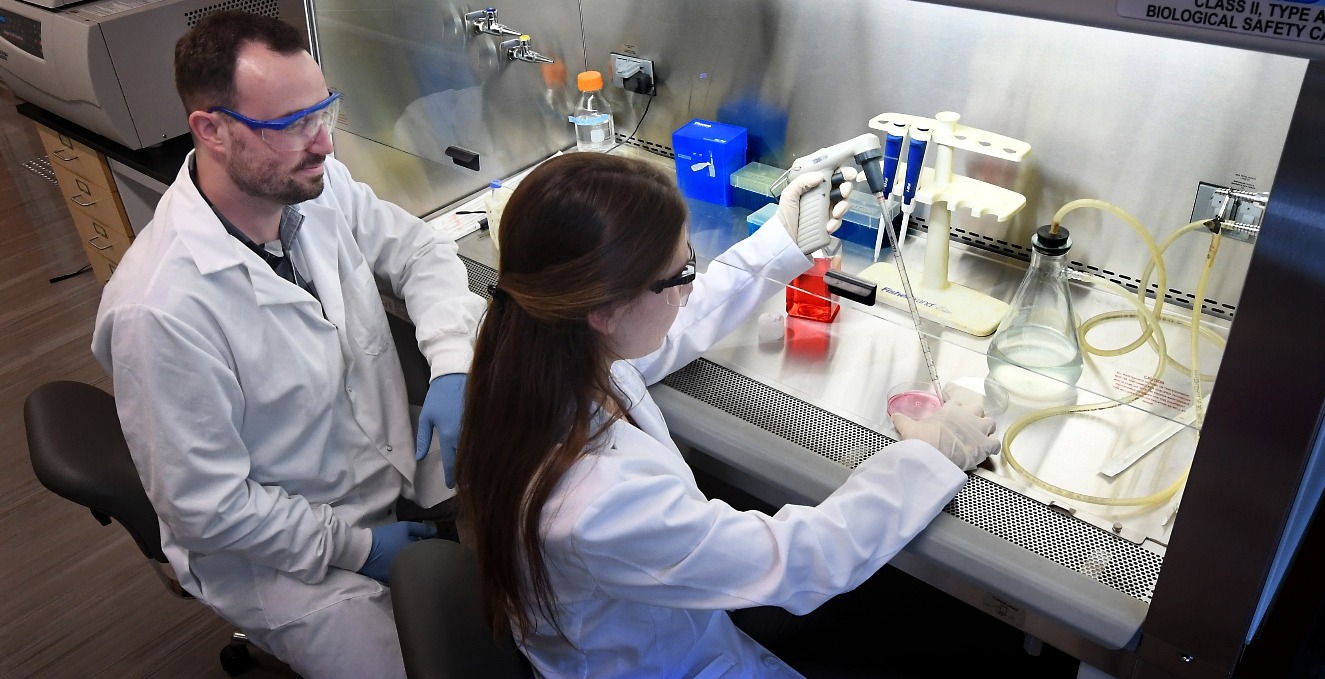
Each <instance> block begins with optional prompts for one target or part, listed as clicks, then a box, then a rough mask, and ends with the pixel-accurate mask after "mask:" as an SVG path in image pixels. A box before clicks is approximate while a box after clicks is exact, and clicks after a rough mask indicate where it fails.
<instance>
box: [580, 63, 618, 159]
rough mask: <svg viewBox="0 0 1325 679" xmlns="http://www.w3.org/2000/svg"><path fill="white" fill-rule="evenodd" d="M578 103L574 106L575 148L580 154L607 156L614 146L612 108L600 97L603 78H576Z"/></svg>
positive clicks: (587, 75) (589, 75)
mask: <svg viewBox="0 0 1325 679" xmlns="http://www.w3.org/2000/svg"><path fill="white" fill-rule="evenodd" d="M576 83H577V84H578V86H579V88H580V100H579V102H577V103H576V104H575V115H573V116H571V117H570V121H571V122H572V123H575V147H576V149H578V150H580V151H599V152H604V153H605V152H607V151H610V150H612V146H613V145H614V144H615V143H616V128H615V126H614V124H613V122H612V105H611V104H609V103H608V102H607V98H606V97H604V96H603V74H602V73H599V72H598V71H583V72H581V73H580V75H579V76H578V77H577V78H576Z"/></svg>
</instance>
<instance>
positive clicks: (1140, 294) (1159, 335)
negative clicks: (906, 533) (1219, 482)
mask: <svg viewBox="0 0 1325 679" xmlns="http://www.w3.org/2000/svg"><path fill="white" fill-rule="evenodd" d="M1083 207H1092V208H1097V209H1100V210H1104V211H1106V212H1109V213H1110V214H1113V215H1116V216H1118V217H1120V218H1121V219H1122V220H1123V221H1124V222H1126V223H1127V224H1128V225H1129V226H1131V227H1132V228H1133V229H1134V230H1135V231H1136V232H1137V235H1139V236H1140V237H1141V240H1142V242H1143V243H1145V244H1146V248H1147V249H1148V250H1150V255H1151V263H1150V264H1148V265H1147V266H1146V268H1145V270H1144V272H1143V273H1142V276H1141V281H1140V284H1139V285H1138V287H1137V293H1136V295H1135V297H1134V296H1133V295H1132V294H1131V292H1130V291H1128V290H1127V289H1125V288H1123V287H1122V286H1120V285H1117V284H1116V283H1113V282H1111V281H1108V280H1105V279H1103V278H1101V277H1098V276H1093V277H1090V276H1087V277H1086V278H1085V279H1086V280H1088V281H1090V282H1092V283H1098V284H1104V285H1105V286H1106V287H1112V288H1114V289H1115V290H1116V291H1118V292H1120V293H1121V296H1122V297H1123V298H1124V299H1127V300H1128V301H1130V302H1132V304H1133V306H1135V307H1136V311H1135V312H1129V311H1111V312H1106V313H1103V314H1099V315H1097V316H1094V317H1092V318H1090V319H1089V320H1087V321H1086V322H1084V323H1082V324H1081V327H1080V329H1079V330H1078V334H1079V335H1080V337H1079V340H1080V343H1081V346H1082V348H1083V350H1086V351H1089V352H1090V353H1094V354H1096V355H1103V356H1120V355H1122V354H1126V353H1128V352H1130V351H1132V350H1134V349H1136V348H1137V347H1139V346H1141V345H1142V344H1146V343H1149V344H1150V345H1151V346H1152V347H1153V348H1154V349H1155V353H1156V355H1157V356H1158V357H1159V361H1158V362H1157V363H1156V365H1155V372H1154V374H1152V375H1151V379H1150V380H1148V382H1147V386H1146V387H1145V388H1143V389H1142V390H1141V391H1140V392H1138V393H1136V394H1132V395H1130V396H1127V397H1124V398H1122V399H1119V400H1114V401H1103V402H1099V403H1089V404H1084V405H1071V406H1057V407H1054V408H1046V409H1044V410H1040V411H1037V412H1034V413H1031V414H1029V415H1027V416H1025V417H1022V418H1021V419H1018V420H1016V421H1015V422H1013V423H1012V424H1011V425H1010V426H1008V428H1007V431H1005V432H1004V434H1003V453H1002V458H1003V460H1004V461H1005V462H1007V463H1008V464H1009V465H1010V466H1011V467H1012V468H1013V469H1015V470H1017V472H1019V473H1020V474H1022V475H1023V476H1025V477H1026V478H1027V479H1028V480H1029V481H1030V482H1031V483H1032V484H1034V485H1036V486H1039V487H1040V488H1043V489H1045V490H1047V491H1049V492H1051V493H1053V494H1055V495H1059V496H1062V497H1066V498H1069V499H1073V500H1079V501H1081V502H1087V503H1090V504H1099V505H1108V506H1144V505H1149V504H1155V503H1159V502H1163V501H1164V500H1167V499H1168V498H1170V497H1172V496H1173V495H1174V494H1175V493H1177V492H1178V491H1179V490H1180V489H1181V488H1182V486H1183V484H1185V483H1186V482H1187V474H1188V472H1189V471H1190V469H1191V468H1190V466H1188V468H1187V469H1186V470H1183V473H1182V474H1181V475H1180V476H1179V477H1178V478H1177V480H1175V481H1174V482H1173V483H1172V484H1170V485H1169V486H1168V487H1166V488H1164V489H1163V490H1161V491H1159V492H1157V493H1152V494H1150V495H1145V496H1141V497H1124V498H1110V497H1103V496H1097V495H1087V494H1085V493H1078V492H1075V491H1072V490H1068V489H1066V488H1062V487H1060V486H1056V485H1054V484H1052V483H1049V482H1048V481H1045V480H1044V479H1042V478H1040V477H1038V476H1036V475H1034V474H1032V473H1031V472H1030V471H1028V470H1027V469H1026V468H1025V467H1022V466H1021V464H1020V463H1019V462H1017V458H1016V456H1015V455H1013V453H1012V441H1013V440H1014V439H1015V438H1016V437H1017V435H1018V434H1020V433H1021V432H1022V430H1024V429H1025V428H1026V427H1028V426H1030V425H1031V424H1034V423H1035V422H1039V421H1041V420H1045V419H1048V418H1050V417H1056V416H1059V415H1070V414H1072V413H1081V412H1089V411H1094V410H1104V409H1107V408H1114V407H1117V406H1120V405H1126V404H1129V403H1132V402H1134V401H1136V400H1137V399H1140V398H1143V397H1144V396H1145V395H1146V394H1148V393H1149V392H1150V390H1151V389H1152V388H1153V387H1154V385H1156V384H1158V383H1159V378H1160V376H1161V375H1162V374H1163V373H1164V369H1165V367H1166V366H1167V365H1168V364H1169V363H1174V364H1175V365H1178V366H1179V367H1180V368H1181V369H1182V371H1183V372H1184V373H1185V374H1187V375H1189V376H1190V377H1191V379H1192V401H1193V408H1194V409H1195V410H1194V412H1195V415H1196V418H1195V424H1196V428H1197V436H1198V437H1199V436H1200V426H1201V423H1202V421H1203V419H1204V410H1203V405H1202V403H1201V380H1202V379H1208V380H1209V381H1213V379H1214V377H1213V376H1209V377H1208V378H1207V376H1205V375H1201V374H1200V368H1199V362H1200V361H1199V350H1200V336H1201V334H1206V335H1207V336H1210V337H1212V338H1214V340H1215V341H1217V342H1218V343H1220V344H1222V343H1223V338H1221V337H1219V336H1218V335H1217V334H1215V333H1214V332H1213V331H1210V330H1208V329H1206V328H1204V327H1202V326H1201V322H1200V319H1201V312H1202V310H1203V309H1204V308H1205V292H1206V288H1207V285H1208V283H1209V280H1210V272H1211V270H1212V269H1213V268H1214V263H1215V256H1216V255H1217V253H1218V252H1219V239H1220V236H1219V233H1218V231H1217V230H1216V231H1215V233H1214V236H1213V238H1212V240H1211V243H1210V248H1209V250H1208V251H1207V253H1206V259H1205V265H1204V267H1203V268H1202V270H1201V276H1200V280H1199V282H1198V283H1197V287H1196V299H1195V302H1194V303H1193V304H1192V313H1191V317H1190V328H1191V331H1190V335H1191V344H1190V349H1191V354H1192V359H1191V360H1192V367H1191V369H1190V370H1188V369H1187V368H1186V367H1185V366H1181V364H1178V363H1177V362H1176V361H1173V359H1172V358H1171V357H1170V356H1169V355H1168V347H1167V345H1166V343H1165V339H1164V331H1163V330H1162V329H1161V328H1160V327H1159V323H1160V321H1161V320H1163V318H1164V317H1163V298H1164V293H1165V292H1166V291H1167V290H1168V286H1167V273H1166V271H1165V268H1164V252H1165V251H1166V250H1167V249H1168V247H1169V246H1170V245H1172V244H1173V243H1174V242H1175V241H1176V240H1177V239H1178V238H1179V237H1180V236H1182V235H1184V234H1186V233H1189V232H1191V231H1194V230H1196V229H1197V228H1201V227H1204V226H1205V225H1206V223H1205V222H1192V223H1191V224H1188V225H1186V226H1184V227H1182V228H1181V229H1178V230H1177V231H1176V232H1174V233H1173V234H1172V235H1170V236H1169V237H1168V238H1166V239H1165V240H1164V243H1163V245H1162V247H1161V246H1159V245H1156V243H1155V241H1154V239H1153V238H1151V237H1150V234H1149V232H1147V231H1146V230H1145V227H1143V226H1142V225H1141V223H1140V222H1139V221H1137V219H1136V218H1135V217H1133V216H1132V215H1130V214H1128V213H1127V212H1126V211H1125V210H1123V209H1122V208H1120V207H1117V206H1115V205H1112V204H1110V203H1106V202H1104V201H1100V200H1093V199H1082V200H1075V201H1072V202H1070V203H1068V204H1067V205H1064V206H1063V207H1062V208H1061V209H1059V211H1058V213H1057V214H1055V215H1054V219H1053V225H1054V228H1055V230H1056V229H1057V226H1058V225H1059V224H1060V223H1061V222H1062V219H1063V217H1064V216H1066V215H1067V214H1068V213H1070V212H1072V211H1073V210H1076V209H1079V208H1083ZM1152 269H1154V270H1156V271H1157V272H1158V286H1159V287H1158V290H1157V293H1156V295H1155V308H1154V309H1153V310H1151V309H1147V308H1146V306H1145V291H1146V287H1147V286H1148V281H1149V278H1150V273H1151V270H1152ZM1133 313H1134V314H1135V315H1136V316H1137V320H1138V321H1139V322H1140V324H1141V326H1142V328H1141V335H1140V337H1138V338H1137V339H1136V340H1135V341H1134V342H1132V343H1130V344H1128V345H1127V346H1124V347H1120V348H1118V349H1105V350H1102V349H1097V348H1095V347H1093V346H1091V345H1090V344H1089V343H1088V342H1087V341H1086V337H1085V335H1086V332H1087V331H1088V330H1089V329H1090V328H1092V327H1094V326H1095V325H1097V324H1098V323H1101V322H1103V321H1105V320H1110V319H1114V318H1125V317H1128V316H1131V315H1132V314H1133Z"/></svg>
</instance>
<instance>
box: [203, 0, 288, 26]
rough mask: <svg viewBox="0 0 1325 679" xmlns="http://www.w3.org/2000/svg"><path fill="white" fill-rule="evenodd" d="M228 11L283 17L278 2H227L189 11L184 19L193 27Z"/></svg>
mask: <svg viewBox="0 0 1325 679" xmlns="http://www.w3.org/2000/svg"><path fill="white" fill-rule="evenodd" d="M227 9H238V10H243V11H245V12H251V13H253V14H261V15H263V16H269V17H276V18H277V19H279V18H280V17H281V12H280V8H279V6H278V5H277V3H276V0H225V1H224V2H218V3H216V4H214V5H207V6H206V7H199V8H198V9H193V10H189V11H187V12H185V13H184V19H185V21H186V22H187V23H188V25H189V26H192V25H194V24H196V23H198V22H199V21H202V20H203V18H204V17H206V16H207V15H209V14H215V13H217V12H220V11H223V10H227Z"/></svg>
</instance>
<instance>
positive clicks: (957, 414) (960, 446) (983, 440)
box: [892, 398, 1002, 472]
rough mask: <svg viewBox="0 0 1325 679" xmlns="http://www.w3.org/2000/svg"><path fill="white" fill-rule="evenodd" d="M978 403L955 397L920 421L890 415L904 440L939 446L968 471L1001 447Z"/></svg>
mask: <svg viewBox="0 0 1325 679" xmlns="http://www.w3.org/2000/svg"><path fill="white" fill-rule="evenodd" d="M984 414H985V411H984V408H982V407H980V406H979V405H971V404H964V403H963V402H962V399H959V398H954V399H952V400H949V401H948V402H947V403H944V404H943V407H942V408H939V409H938V411H937V412H935V413H934V414H933V415H930V416H929V417H926V418H925V419H923V420H918V421H917V420H913V419H911V418H910V417H907V416H906V415H902V414H897V415H893V418H892V419H893V426H894V427H896V428H897V433H898V434H899V435H900V436H901V437H902V439H903V440H907V439H920V440H921V441H924V442H925V443H928V444H929V445H931V446H934V447H935V448H938V449H939V452H940V453H943V455H944V456H945V457H947V458H948V459H949V460H952V463H953V464H955V465H957V466H958V467H961V468H962V471H964V472H968V471H971V470H972V469H975V468H976V467H977V466H978V465H979V464H980V463H981V462H984V461H985V458H987V457H989V456H990V455H997V454H998V450H999V448H1000V447H1002V444H1000V443H999V440H998V439H996V438H994V437H993V436H991V435H992V434H993V433H994V421H993V420H991V419H989V418H988V417H985V416H984Z"/></svg>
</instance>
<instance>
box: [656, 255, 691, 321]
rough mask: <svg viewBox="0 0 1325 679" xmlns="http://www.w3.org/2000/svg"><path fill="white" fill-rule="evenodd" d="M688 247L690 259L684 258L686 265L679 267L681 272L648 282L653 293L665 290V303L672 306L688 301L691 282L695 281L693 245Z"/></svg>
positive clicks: (684, 303)
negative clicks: (669, 291) (666, 294)
mask: <svg viewBox="0 0 1325 679" xmlns="http://www.w3.org/2000/svg"><path fill="white" fill-rule="evenodd" d="M689 247H690V259H688V260H686V265H685V267H684V268H682V269H681V273H679V274H677V275H675V276H673V277H671V278H668V279H665V280H661V281H654V282H652V283H650V284H649V289H650V290H652V291H653V292H654V294H659V295H660V294H662V293H663V292H666V291H667V290H672V291H673V292H671V293H668V296H667V303H668V304H670V305H672V306H685V305H686V302H688V301H690V291H691V290H693V289H694V286H692V285H691V283H694V282H695V246H693V245H691V246H689Z"/></svg>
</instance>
